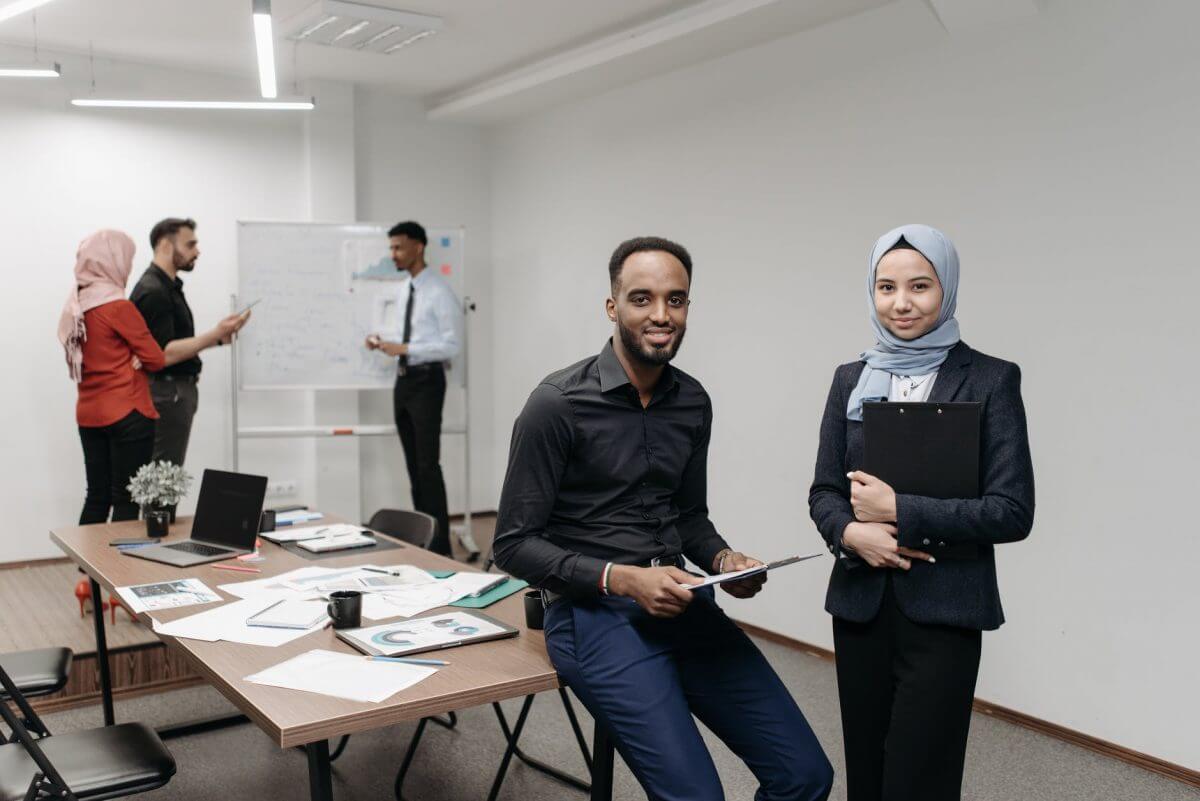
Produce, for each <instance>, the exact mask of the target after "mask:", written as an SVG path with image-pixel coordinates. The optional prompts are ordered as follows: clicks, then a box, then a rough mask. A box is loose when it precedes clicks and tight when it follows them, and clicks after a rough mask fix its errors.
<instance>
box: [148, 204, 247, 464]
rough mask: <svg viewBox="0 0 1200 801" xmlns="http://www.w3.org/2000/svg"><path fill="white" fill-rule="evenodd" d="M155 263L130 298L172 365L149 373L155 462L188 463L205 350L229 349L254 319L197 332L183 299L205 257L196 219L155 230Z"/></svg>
mask: <svg viewBox="0 0 1200 801" xmlns="http://www.w3.org/2000/svg"><path fill="white" fill-rule="evenodd" d="M150 247H151V248H152V249H153V250H154V260H153V261H152V262H151V263H150V266H149V267H147V268H146V272H144V273H142V277H141V278H140V279H138V282H137V285H136V286H134V288H133V292H132V293H130V295H129V299H130V300H131V301H132V302H133V305H135V306H137V309H138V311H139V312H141V313H142V317H143V318H144V319H145V321H146V327H147V328H149V329H150V333H151V335H152V336H153V337H154V339H155V341H157V342H158V345H159V347H161V348H162V349H163V353H164V354H165V355H166V357H167V366H166V367H165V368H164V369H163V370H160V371H159V372H157V373H149V374H148V376H149V378H150V397H151V399H153V401H154V408H155V410H156V411H157V412H158V420H157V421H156V423H155V426H154V459H155V460H156V461H157V460H160V459H162V460H166V461H168V462H173V463H174V464H177V465H180V466H182V465H183V460H184V457H185V456H186V455H187V446H188V438H189V436H190V435H191V432H192V418H193V417H194V416H195V414H196V408H197V406H198V405H199V402H200V398H199V390H198V388H197V383H198V382H199V381H200V368H201V362H200V356H199V353H200V351H202V350H207V349H208V348H211V347H213V346H215V345H227V344H229V342H230V341H232V339H233V335H234V334H236V333H237V332H238V331H240V330H241V328H242V326H243V325H245V324H246V321H247V320H249V319H250V311H249V310H247V311H245V312H244V313H242V314H231V315H229V316H228V317H226V318H224V319H223V320H221V322H219V323H217V325H216V327H215V328H213V329H212V330H211V331H205V332H204V333H202V334H199V335H197V334H196V326H195V322H194V321H193V320H192V310H191V308H190V307H189V306H188V302H187V298H185V297H184V296H183V279H181V278H180V277H179V273H190V272H191V271H192V270H194V269H195V267H196V259H198V258H199V257H200V243H199V240H197V238H196V221H195V220H191V219H184V218H182V217H168V218H166V219H165V220H161V221H159V222H158V223H157V224H156V225H155V226H154V227H153V228H152V229H150Z"/></svg>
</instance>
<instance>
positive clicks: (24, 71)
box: [0, 64, 62, 78]
mask: <svg viewBox="0 0 1200 801" xmlns="http://www.w3.org/2000/svg"><path fill="white" fill-rule="evenodd" d="M60 77H62V68H61V67H59V66H58V64H55V65H54V66H53V67H39V66H37V65H34V64H31V65H29V66H27V67H20V66H9V65H0V78H60Z"/></svg>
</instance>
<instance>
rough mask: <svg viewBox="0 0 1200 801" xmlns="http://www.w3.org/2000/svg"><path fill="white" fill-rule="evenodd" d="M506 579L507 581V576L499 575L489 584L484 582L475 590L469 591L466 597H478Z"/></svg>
mask: <svg viewBox="0 0 1200 801" xmlns="http://www.w3.org/2000/svg"><path fill="white" fill-rule="evenodd" d="M506 581H508V576H500V577H499V578H497V579H496V580H495V581H493V582H492V583H491V584H485V585H484V586H482V587H480V588H479V589H477V590H476V591H475V592H473V593H471V594H470V595H468V596H467V597H468V598H480V597H482V596H483V595H484V594H485V593H489V592H491V591H492V590H494V589H496V588H497V587H499V586H500V585H501V584H503V583H504V582H506Z"/></svg>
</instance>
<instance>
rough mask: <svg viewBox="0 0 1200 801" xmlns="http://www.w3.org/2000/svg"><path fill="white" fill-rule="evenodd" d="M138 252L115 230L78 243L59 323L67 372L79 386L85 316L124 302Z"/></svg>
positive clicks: (107, 230) (123, 234)
mask: <svg viewBox="0 0 1200 801" xmlns="http://www.w3.org/2000/svg"><path fill="white" fill-rule="evenodd" d="M136 249H137V246H136V245H134V244H133V240H132V239H130V238H129V235H128V234H126V233H123V232H121V231H115V230H112V229H104V230H102V231H97V232H96V233H94V234H92V235H91V236H89V237H87V238H86V239H84V240H83V241H82V242H80V243H79V251H78V252H77V253H76V254H75V286H74V287H72V288H71V292H70V293H69V294H68V295H67V302H66V303H65V304H63V310H62V317H60V318H59V321H58V341H59V342H60V343H62V346H63V350H65V351H66V356H67V370H68V371H69V372H70V375H71V380H72V381H74V382H75V383H76V384H78V383H79V381H80V380H81V379H82V378H83V343H84V340H86V339H87V328H86V327H85V326H84V324H83V313H84V312H86V311H87V310H89V309H94V308H96V307H97V306H103V305H104V304H105V303H111V302H112V301H114V300H124V299H125V284H126V282H128V281H129V273H130V271H131V270H132V269H133V253H134V251H135V250H136Z"/></svg>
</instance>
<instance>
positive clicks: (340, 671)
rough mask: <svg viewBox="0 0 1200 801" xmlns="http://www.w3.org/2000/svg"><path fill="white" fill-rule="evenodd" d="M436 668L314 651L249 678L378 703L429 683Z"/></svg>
mask: <svg viewBox="0 0 1200 801" xmlns="http://www.w3.org/2000/svg"><path fill="white" fill-rule="evenodd" d="M436 672H437V668H434V667H426V666H424V665H408V664H405V663H403V662H374V661H372V660H370V659H366V658H365V657H362V656H358V655H354V654H340V653H337V652H336V651H326V650H323V649H321V648H314V649H313V650H311V651H308V652H307V653H303V654H300V656H296V657H293V658H291V659H289V660H287V661H286V662H280V663H279V664H278V665H275V666H274V667H269V668H267V669H266V670H263V671H260V672H258V673H254V674H252V675H250V676H247V677H246V681H249V682H252V683H254V684H265V685H267V686H269V687H283V688H285V689H289V690H301V691H303V692H308V693H320V694H321V695H332V696H334V697H335V698H345V699H347V700H350V701H362V702H364V703H376V704H377V703H379V702H380V701H384V700H386V699H388V698H390V697H391V696H393V695H395V694H396V693H398V692H400V691H401V690H403V689H406V688H408V687H411V686H413V685H414V684H416V683H417V682H419V681H422V680H423V679H427V678H429V677H430V676H432V675H433V674H434V673H436Z"/></svg>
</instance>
